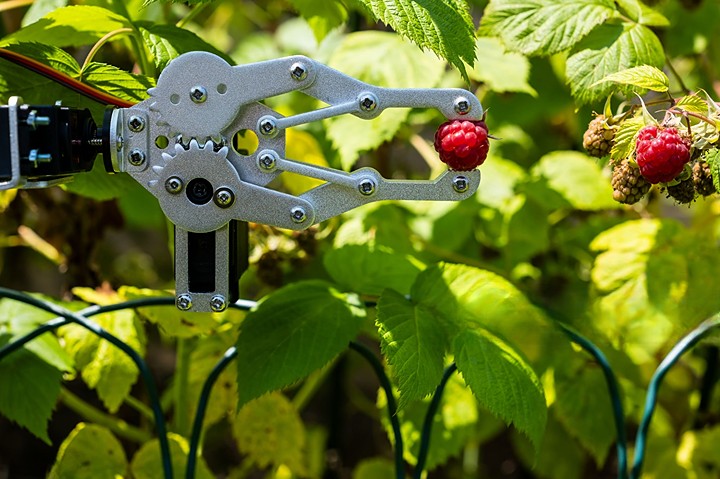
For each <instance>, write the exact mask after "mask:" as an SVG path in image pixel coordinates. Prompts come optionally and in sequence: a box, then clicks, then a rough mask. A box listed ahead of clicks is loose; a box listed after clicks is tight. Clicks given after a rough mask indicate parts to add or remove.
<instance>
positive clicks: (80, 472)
mask: <svg viewBox="0 0 720 479" xmlns="http://www.w3.org/2000/svg"><path fill="white" fill-rule="evenodd" d="M127 468H128V461H127V458H126V457H125V451H124V450H123V447H122V444H121V443H120V441H118V439H117V438H116V437H115V436H114V435H113V433H112V432H110V431H109V430H108V429H107V428H105V427H103V426H98V425H95V424H85V423H80V424H78V425H77V426H76V427H75V429H73V430H72V431H71V432H70V434H69V435H68V436H67V437H66V438H65V440H64V441H63V443H62V444H61V445H60V450H59V451H58V455H57V459H56V460H55V464H54V465H53V468H52V470H51V471H50V474H49V475H48V478H49V479H97V478H101V477H107V478H113V479H115V478H119V477H125V475H126V474H127Z"/></svg>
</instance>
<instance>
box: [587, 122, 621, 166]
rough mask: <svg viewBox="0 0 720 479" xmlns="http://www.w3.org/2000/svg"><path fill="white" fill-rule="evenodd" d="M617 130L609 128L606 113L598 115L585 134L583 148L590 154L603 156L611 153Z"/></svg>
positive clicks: (598, 156) (597, 156)
mask: <svg viewBox="0 0 720 479" xmlns="http://www.w3.org/2000/svg"><path fill="white" fill-rule="evenodd" d="M614 139H615V130H613V129H612V128H608V126H607V122H606V119H605V115H598V116H596V117H595V118H594V119H593V120H592V121H591V122H590V123H589V124H588V128H587V130H585V133H584V134H583V148H585V150H586V151H587V152H588V154H589V155H590V156H594V157H596V158H602V157H604V156H607V155H609V154H610V150H611V149H612V146H613V141H614Z"/></svg>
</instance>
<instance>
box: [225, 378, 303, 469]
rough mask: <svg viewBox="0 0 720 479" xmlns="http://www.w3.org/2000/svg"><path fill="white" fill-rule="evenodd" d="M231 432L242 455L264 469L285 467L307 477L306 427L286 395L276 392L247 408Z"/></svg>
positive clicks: (256, 400) (248, 404)
mask: <svg viewBox="0 0 720 479" xmlns="http://www.w3.org/2000/svg"><path fill="white" fill-rule="evenodd" d="M232 429H233V435H234V436H235V440H236V441H237V445H238V449H239V450H240V452H242V453H244V454H246V455H247V457H248V459H249V460H250V462H252V463H254V464H257V466H258V467H260V468H261V469H264V468H266V467H269V466H274V467H278V466H281V465H284V466H286V467H288V468H289V469H290V470H291V471H292V472H294V473H295V474H297V475H300V476H306V475H307V472H306V470H307V465H306V463H305V446H306V439H307V437H306V434H305V425H304V424H303V422H302V420H301V419H300V414H299V412H298V411H297V410H296V409H295V407H294V406H293V405H292V403H291V402H290V401H289V400H288V399H287V398H286V397H285V396H284V395H283V394H281V393H279V392H273V393H270V394H266V395H264V396H262V397H259V398H257V399H254V400H252V401H250V402H249V403H247V404H245V405H244V406H243V407H242V409H240V411H238V413H237V416H236V417H235V421H234V422H233V424H232Z"/></svg>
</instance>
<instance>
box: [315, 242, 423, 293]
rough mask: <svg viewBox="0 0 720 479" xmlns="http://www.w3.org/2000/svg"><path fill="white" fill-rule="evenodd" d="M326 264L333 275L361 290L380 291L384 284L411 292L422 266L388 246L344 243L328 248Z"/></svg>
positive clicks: (352, 288)
mask: <svg viewBox="0 0 720 479" xmlns="http://www.w3.org/2000/svg"><path fill="white" fill-rule="evenodd" d="M323 264H324V265H325V269H326V270H327V272H328V274H329V275H330V277H332V279H333V280H335V281H336V282H337V283H339V284H340V285H342V286H344V287H346V288H348V289H349V290H350V291H352V292H354V293H358V294H369V295H375V296H377V295H380V294H381V293H382V292H383V290H384V289H385V288H391V289H394V290H395V291H398V292H400V293H409V292H410V286H411V285H412V283H413V281H415V277H416V276H417V275H418V273H419V272H420V270H421V266H420V264H419V262H418V261H416V260H414V259H413V258H412V257H410V256H405V255H402V254H399V253H395V252H393V251H392V250H390V249H388V248H383V247H372V246H367V245H345V246H343V247H341V248H335V249H332V250H330V251H328V252H327V253H326V254H325V256H324V257H323Z"/></svg>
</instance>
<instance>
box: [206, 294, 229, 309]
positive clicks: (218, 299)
mask: <svg viewBox="0 0 720 479" xmlns="http://www.w3.org/2000/svg"><path fill="white" fill-rule="evenodd" d="M210 309H212V310H213V311H215V312H216V313H220V312H222V311H225V309H227V301H225V296H223V295H221V294H216V295H215V296H213V297H212V298H211V299H210Z"/></svg>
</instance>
